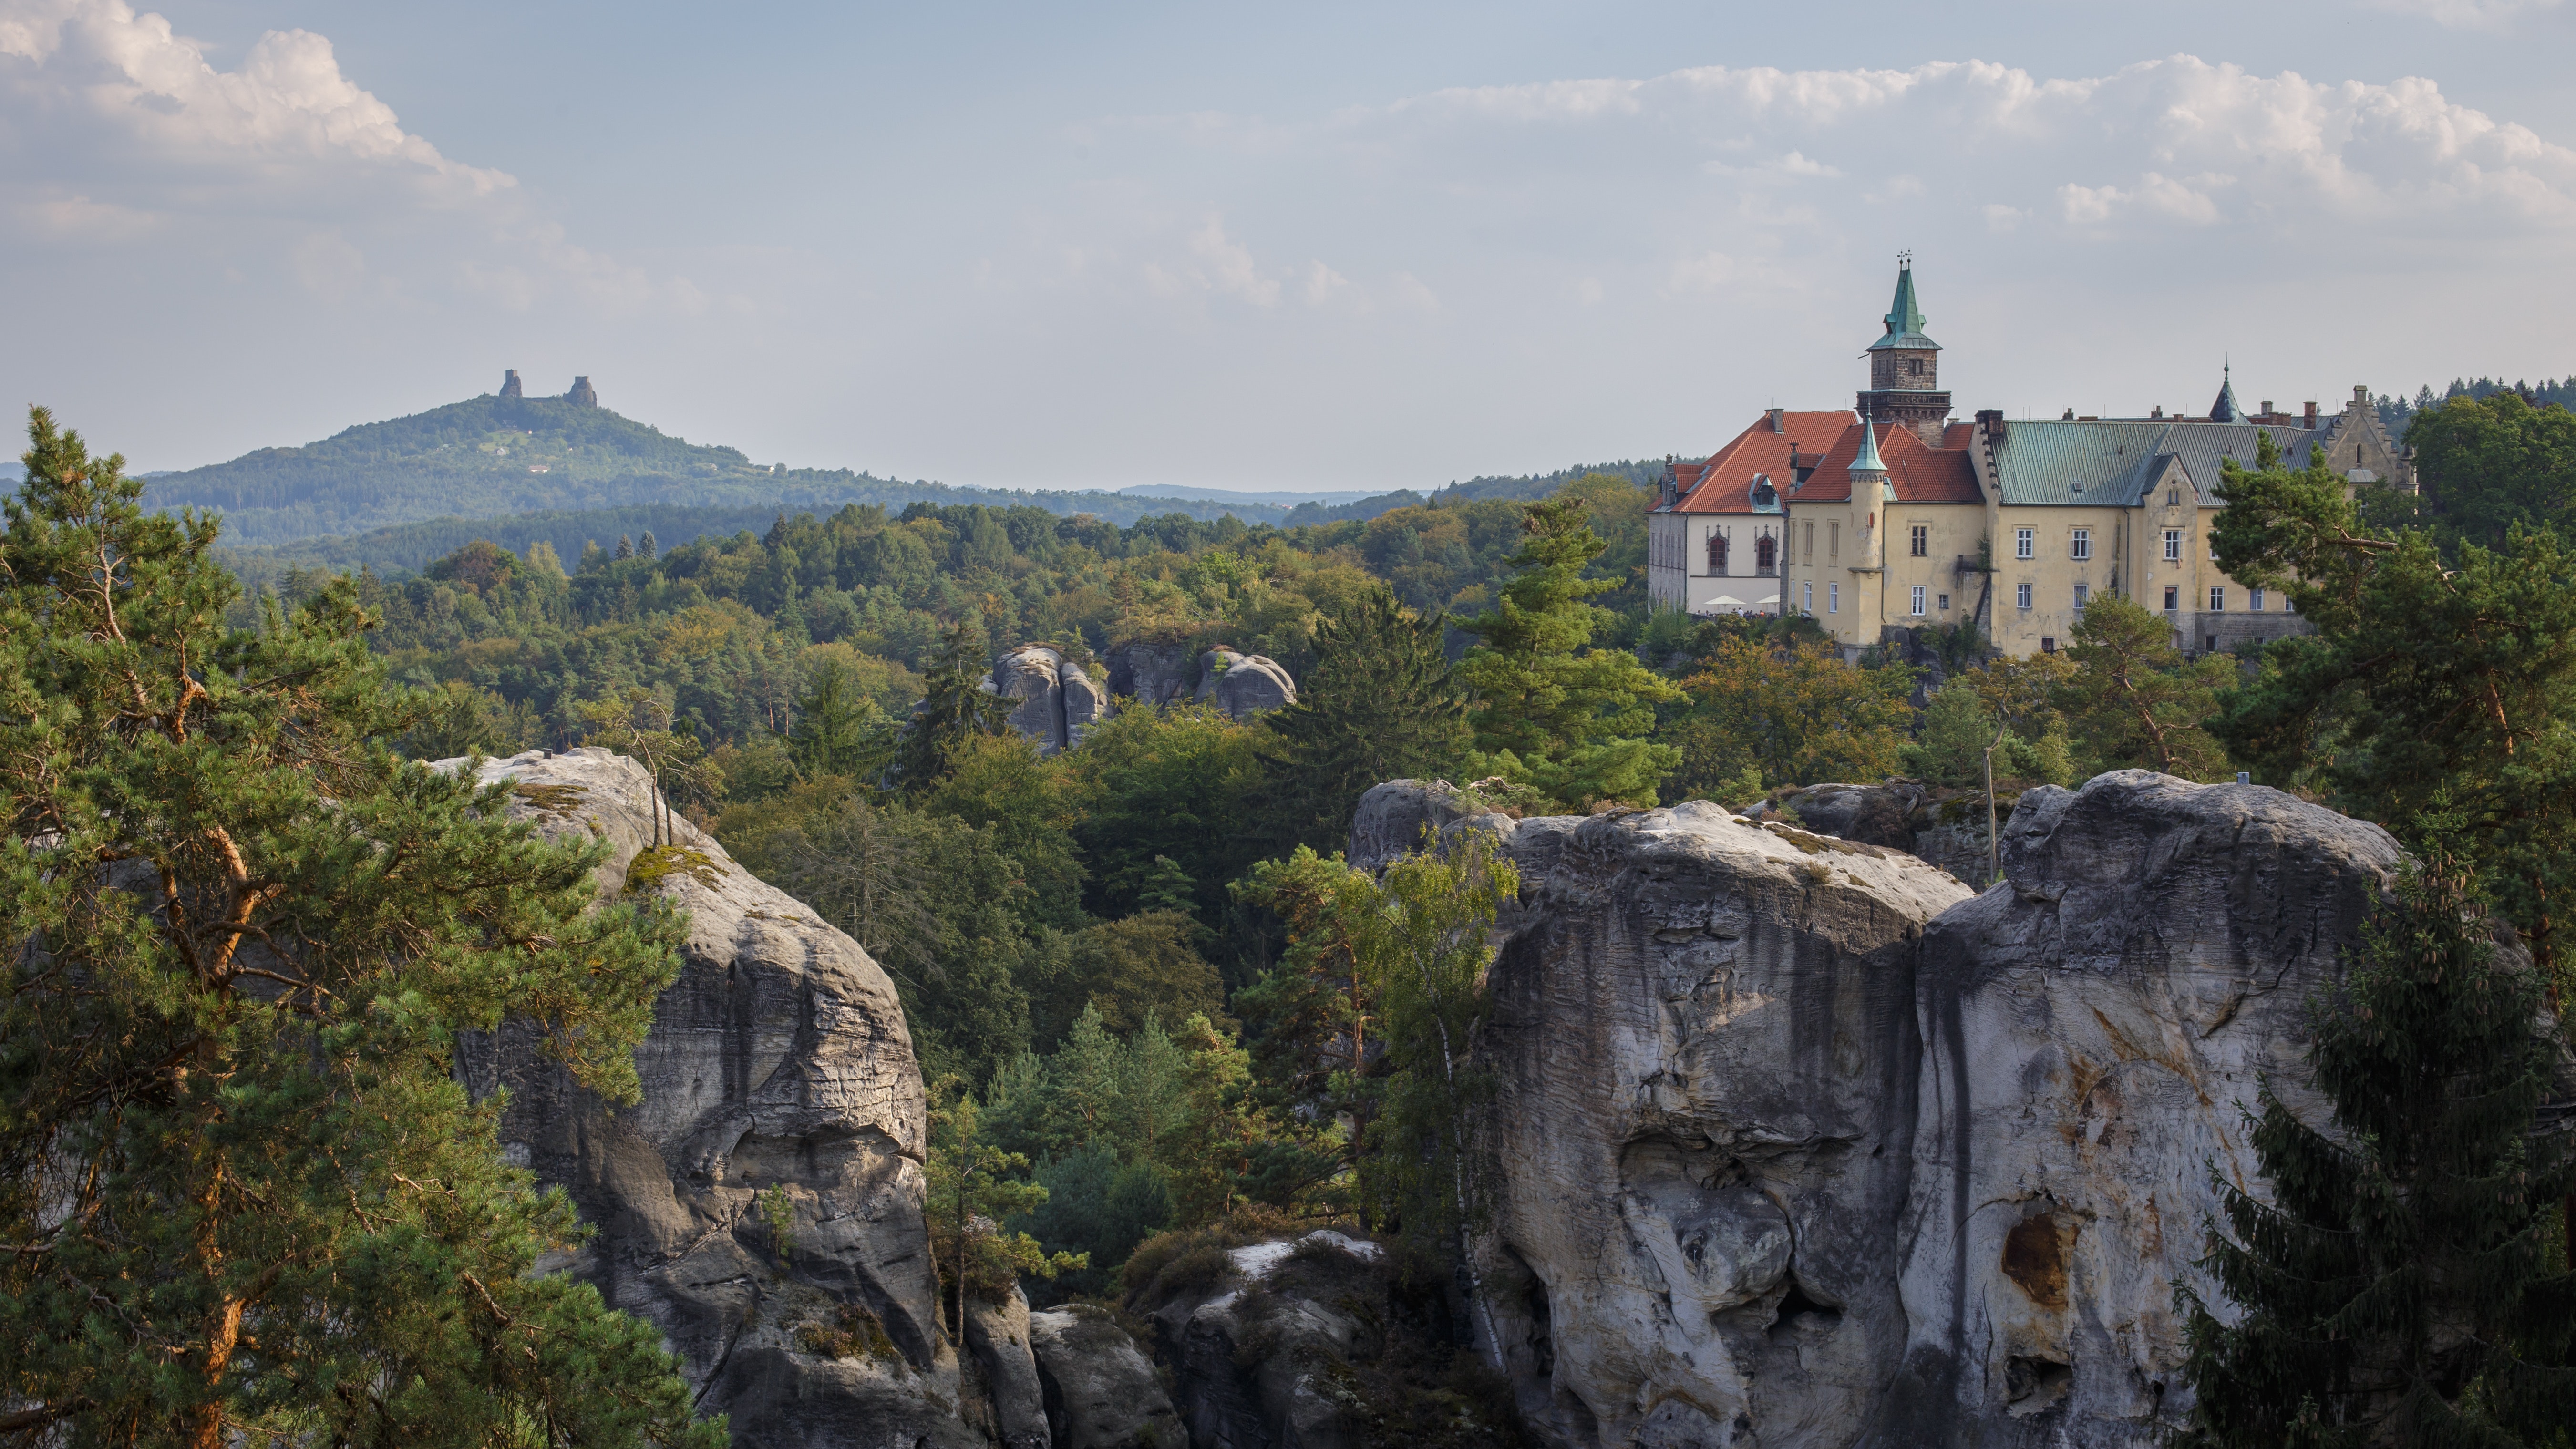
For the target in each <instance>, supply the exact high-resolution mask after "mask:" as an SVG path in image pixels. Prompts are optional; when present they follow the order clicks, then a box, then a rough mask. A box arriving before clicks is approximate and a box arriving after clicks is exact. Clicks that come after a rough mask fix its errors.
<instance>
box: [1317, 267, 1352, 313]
mask: <svg viewBox="0 0 2576 1449" xmlns="http://www.w3.org/2000/svg"><path fill="white" fill-rule="evenodd" d="M1350 284H1351V279H1350V278H1348V277H1345V276H1343V275H1342V274H1341V273H1339V272H1337V271H1334V270H1333V269H1332V268H1330V267H1328V266H1325V265H1324V264H1323V263H1322V262H1309V263H1307V264H1306V305H1307V306H1309V307H1321V306H1323V305H1324V304H1325V303H1326V302H1329V301H1331V300H1333V294H1334V293H1336V292H1339V291H1341V290H1342V289H1343V288H1345V287H1348V286H1349V285H1350Z"/></svg>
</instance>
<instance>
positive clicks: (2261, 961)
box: [1352, 772, 2397, 1449]
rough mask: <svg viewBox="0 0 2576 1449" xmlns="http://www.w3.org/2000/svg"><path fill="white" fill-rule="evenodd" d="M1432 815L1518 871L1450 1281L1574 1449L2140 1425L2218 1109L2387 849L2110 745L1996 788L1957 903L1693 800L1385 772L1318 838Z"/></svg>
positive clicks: (2111, 1430) (2157, 1377)
mask: <svg viewBox="0 0 2576 1449" xmlns="http://www.w3.org/2000/svg"><path fill="white" fill-rule="evenodd" d="M1426 825H1427V826H1429V827H1430V828H1431V829H1432V830H1433V831H1435V832H1450V833H1454V832H1456V831H1460V830H1467V829H1477V830H1486V831H1490V832H1492V833H1494V834H1495V835H1496V836H1497V837H1499V839H1500V841H1501V843H1502V848H1503V850H1504V851H1505V852H1506V853H1507V854H1508V855H1510V856H1511V857H1512V858H1513V859H1514V861H1515V862H1516V863H1517V864H1518V865H1519V867H1520V869H1521V871H1522V879H1523V888H1522V898H1521V902H1520V904H1519V905H1518V906H1517V907H1516V908H1515V909H1514V910H1513V911H1512V912H1511V913H1509V915H1508V916H1507V918H1506V919H1505V920H1504V921H1503V922H1502V923H1501V928H1502V932H1503V937H1504V939H1503V945H1502V949H1501V952H1500V955H1499V957H1498V959H1497V961H1496V963H1495V965H1494V968H1493V971H1492V975H1491V978H1490V988H1491V992H1492V1003H1493V1008H1492V1023H1491V1026H1490V1028H1489V1029H1488V1032H1487V1035H1486V1038H1485V1050H1486V1052H1487V1054H1488V1059H1489V1060H1490V1061H1491V1063H1492V1064H1493V1066H1494V1068H1495V1069H1496V1072H1497V1076H1498V1095H1497V1100H1496V1101H1495V1103H1494V1106H1493V1110H1492V1113H1491V1118H1490V1121H1491V1131H1492V1144H1493V1146H1494V1148H1495V1158H1494V1161H1495V1162H1496V1164H1497V1183H1496V1198H1497V1201H1496V1204H1495V1207H1496V1211H1495V1215H1494V1223H1493V1231H1492V1233H1491V1236H1490V1238H1489V1240H1488V1242H1487V1243H1486V1245H1485V1247H1484V1249H1483V1251H1482V1254H1481V1258H1482V1262H1481V1268H1482V1273H1483V1277H1484V1281H1485V1283H1486V1286H1487V1298H1488V1302H1489V1305H1490V1307H1491V1309H1492V1312H1493V1316H1494V1318H1495V1320H1496V1324H1497V1335H1498V1338H1499V1340H1500V1347H1501V1350H1502V1356H1503V1358H1504V1361H1505V1364H1506V1367H1507V1370H1508V1372H1509V1373H1510V1375H1511V1378H1512V1380H1513V1384H1514V1389H1515V1393H1516V1396H1517V1398H1518V1400H1519V1402H1520V1405H1521V1407H1522V1409H1523V1411H1524V1413H1525V1415H1526V1416H1527V1417H1528V1419H1529V1421H1530V1422H1531V1424H1532V1425H1533V1427H1534V1428H1536V1429H1537V1430H1538V1431H1539V1432H1541V1433H1542V1434H1544V1435H1545V1436H1546V1437H1548V1438H1549V1439H1551V1440H1553V1441H1554V1442H1556V1443H1559V1444H1564V1445H1574V1446H1584V1449H1591V1446H1610V1445H1628V1444H1638V1445H1645V1446H1671V1449H1681V1446H1695V1445H1751V1444H1757V1443H1758V1444H1760V1445H1763V1446H1765V1449H1779V1446H1833V1449H1841V1446H1849V1445H1861V1444H1866V1445H1887V1446H1896V1445H1907V1446H1912V1445H1925V1444H1960V1445H1969V1444H1975V1445H1996V1444H2003V1445H2012V1444H2030V1445H2034V1446H2036V1445H2040V1444H2048V1445H2075V1446H2131V1445H2136V1446H2145V1445H2148V1444H2152V1443H2155V1442H2157V1441H2158V1437H2159V1435H2160V1433H2161V1432H2162V1429H2163V1426H2164V1425H2165V1424H2167V1423H2169V1422H2170V1421H2171V1420H2172V1418H2173V1416H2174V1415H2176V1414H2177V1413H2178V1412H2179V1411H2180V1410H2181V1409H2182V1407H2183V1404H2182V1399H2183V1396H2184V1394H2185V1392H2186V1391H2185V1389H2184V1387H2183V1385H2182V1384H2181V1381H2180V1379H2179V1376H2178V1374H2177V1372H2176V1366H2177V1364H2178V1363H2179V1361H2180V1356H2181V1345H2180V1344H2179V1342H2178V1341H2177V1338H2176V1327H2175V1323H2174V1320H2173V1317H2172V1311H2171V1302H2172V1284H2173V1282H2174V1281H2175V1280H2176V1278H2177V1277H2178V1276H2183V1275H2189V1274H2191V1273H2193V1272H2194V1271H2195V1270H2193V1269H2192V1268H2190V1266H2189V1264H2190V1261H2191V1260H2192V1259H2193V1258H2195V1257H2197V1256H2198V1255H2199V1253H2200V1250H2201V1227H2200V1224H2201V1221H2202V1217H2203V1214H2204V1213H2206V1212H2207V1211H2208V1209H2209V1206H2210V1198H2209V1194H2208V1190H2207V1187H2206V1181H2207V1172H2206V1168H2205V1166H2204V1164H2206V1163H2208V1162H2211V1161H2215V1162H2216V1163H2217V1164H2218V1165H2219V1166H2220V1168H2221V1170H2225V1171H2229V1172H2233V1173H2237V1174H2239V1175H2250V1171H2251V1167H2252V1156H2251V1151H2250V1148H2249V1147H2248V1145H2247V1144H2246V1142H2245V1141H2244V1139H2243V1134H2242V1130H2241V1126H2240V1122H2239V1107H2240V1105H2241V1104H2243V1103H2245V1102H2248V1101H2250V1100H2251V1099H2252V1097H2253V1095H2254V1093H2255V1090H2256V1078H2257V1076H2258V1075H2259V1074H2261V1073H2264V1072H2269V1073H2271V1074H2272V1075H2273V1077H2274V1079H2275V1081H2276V1083H2279V1084H2281V1085H2283V1086H2287V1085H2288V1084H2290V1083H2292V1082H2294V1081H2296V1080H2297V1078H2298V1068H2299V1066H2300V1063H2301V1060H2302V1056H2301V1053H2302V1050H2303V1041H2304V1020H2305V1019H2304V1016H2303V1012H2304V1010H2305V999H2306V997H2307V995H2308V994H2309V992H2310V991H2311V990H2312V989H2313V988H2314V987H2315V986H2317V985H2319V984H2321V983H2323V982H2325V981H2327V980H2328V979H2329V978H2330V975H2331V973H2333V972H2334V971H2335V970H2336V969H2337V967H2336V959H2337V952H2338V950H2339V949H2340V948H2341V947H2342V946H2344V945H2346V944H2348V943H2349V942H2351V941H2352V940H2354V939H2355V938H2356V937H2357V934H2358V930H2359V926H2360V922H2361V919H2362V917H2363V914H2364V912H2365V911H2366V909H2367V907H2368V904H2369V902H2370V901H2371V900H2372V899H2373V898H2374V896H2375V895H2376V894H2377V893H2378V892H2379V891H2380V890H2381V889H2382V888H2383V886H2384V883H2385V881H2386V879H2387V876H2388V873H2389V871H2390V870H2391V869H2392V867H2393V866H2394V864H2395V862H2396V860H2397V851H2396V848H2395V845H2394V843H2393V842H2391V841H2390V840H2389V838H2388V837H2387V835H2386V834H2385V833H2384V832H2382V831H2380V830H2378V829H2377V828H2376V827H2373V826H2368V825H2363V824H2360V823H2357V822H2354V821H2351V820H2348V819H2345V818H2344V817H2341V816H2338V815H2335V814H2333V813H2331V812H2329V811H2326V810H2323V809H2320V808H2317V807H2314V806H2309V805H2305V804H2302V803H2301V802H2299V801H2297V800H2295V799H2293V798H2291V797H2289V796H2286V795H2283V794H2280V793H2278V792H2276V791H2272V790H2267V789H2262V788H2259V787H2251V786H2197V785H2191V784H2187V783H2185V782H2182V781H2178V780H2173V779H2170V778H2167V777H2163V776H2157V775H2149V774H2144V773H2140V772H2124V773H2120V774H2114V775H2106V776H2102V777H2100V778H2097V779H2095V780H2093V781H2092V782H2090V783H2089V784H2087V785H2086V786H2085V787H2084V789H2083V790H2082V791H2080V792H2069V791H2064V790H2034V791H2032V792H2029V793H2028V794H2027V795H2025V796H2024V797H2022V800H2021V802H2020V804H2019V807H2018V809H2016V811H2015V813H2014V815H2013V817H2012V820H2011V822H2010V823H2009V824H2008V825H2007V827H2006V830H2005V837H2004V844H2003V855H2004V864H2005V868H2006V871H2007V873H2008V876H2009V880H2008V881H2007V882H2006V883H2005V884H2002V885H1998V886H1996V887H1995V888H1993V889H1991V890H1989V891H1987V892H1986V893H1985V894H1983V895H1982V896H1977V895H1972V894H1971V893H1970V892H1969V891H1968V890H1967V888H1965V887H1964V886H1962V885H1960V884H1959V883H1958V882H1957V881H1956V880H1954V879H1953V878H1951V877H1950V876H1949V875H1948V874H1946V873H1945V872H1942V871H1940V870H1937V869H1934V868H1933V867H1931V866H1929V865H1927V864H1925V863H1924V862H1922V861H1920V860H1917V859H1915V858H1913V857H1912V856H1910V855H1904V854H1899V853H1897V852H1895V851H1891V850H1888V849H1885V848H1883V847H1880V846H1874V845H1870V844H1866V843H1862V842H1858V841H1850V840H1841V839H1834V838H1830V837H1826V836H1820V835H1815V834H1810V833H1808V832H1806V831H1802V830H1797V829H1794V828H1791V827H1789V826H1787V825H1785V824H1781V823H1778V822H1771V823H1765V824H1756V823H1753V822H1751V821H1747V820H1744V819H1741V818H1739V817H1735V816H1733V815H1730V814H1729V813H1727V812H1726V811H1724V810H1722V809H1719V808H1718V807H1714V806H1707V805H1697V804H1692V805H1683V806H1679V807H1675V808H1672V809H1668V810H1655V811H1647V812H1629V813H1623V814H1616V815H1601V816H1595V817H1591V818H1589V819H1577V818H1559V819H1531V820H1517V821H1516V820H1511V819H1508V818H1506V817H1503V816H1499V815H1484V816H1475V817H1469V816H1466V815H1465V814H1464V813H1463V811H1462V810H1461V809H1460V807H1459V805H1458V802H1457V800H1456V797H1455V795H1454V792H1446V791H1444V790H1442V789H1440V788H1437V787H1426V786H1422V785H1418V784H1414V783H1412V782H1401V783H1398V784H1396V785H1390V786H1381V787H1379V788H1378V789H1377V790H1375V791H1372V792H1371V793H1370V795H1369V797H1367V798H1366V799H1364V800H1363V802H1362V805H1361V809H1360V811H1359V815H1358V819H1357V821H1356V823H1355V826H1354V832H1353V840H1352V857H1353V859H1354V860H1359V861H1372V862H1373V861H1382V860H1383V859H1385V858H1387V857H1388V856H1389V855H1390V854H1392V853H1394V852H1396V851H1400V850H1402V849H1405V848H1409V847H1410V846H1411V845H1412V844H1413V843H1414V842H1415V841H1416V840H1418V839H1419V838H1420V836H1421V832H1422V829H1423V827H1424V826H1426ZM2294 1100H2295V1099H2294Z"/></svg>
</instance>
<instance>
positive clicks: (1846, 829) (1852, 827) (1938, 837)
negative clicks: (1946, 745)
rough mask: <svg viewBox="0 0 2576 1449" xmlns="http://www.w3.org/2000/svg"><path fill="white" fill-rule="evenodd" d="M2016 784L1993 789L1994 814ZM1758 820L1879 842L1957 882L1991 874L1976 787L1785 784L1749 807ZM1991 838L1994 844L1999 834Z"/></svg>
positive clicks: (2012, 797)
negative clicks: (1932, 866) (1921, 860)
mask: <svg viewBox="0 0 2576 1449" xmlns="http://www.w3.org/2000/svg"><path fill="white" fill-rule="evenodd" d="M2020 798H2021V792H2020V790H2019V789H2017V788H1999V789H1998V790H1997V791H1996V792H1995V818H1996V821H1997V822H1998V825H2000V822H2001V821H2002V820H2003V819H2004V818H2005V817H2007V816H2009V815H2011V814H2012V810H2013V803H2014V802H2015V801H2016V800H2018V799H2020ZM1745 813H1746V814H1748V815H1750V816H1752V817H1753V818H1755V819H1757V820H1762V819H1770V818H1773V817H1775V816H1776V817H1777V818H1779V819H1781V820H1783V821H1785V822H1787V823H1789V824H1792V825H1795V826H1797V827H1799V828H1800V829H1804V830H1812V831H1814V832H1815V833H1816V834H1818V835H1830V836H1833V837H1835V838H1836V839H1839V840H1855V841H1859V842H1861V843H1863V844H1867V845H1883V846H1886V847H1887V848H1889V849H1891V850H1902V851H1904V852H1906V853H1907V854H1909V855H1913V856H1916V857H1919V858H1921V859H1923V860H1927V861H1930V862H1931V863H1932V864H1934V865H1937V866H1939V867H1941V868H1942V869H1943V870H1946V871H1948V872H1950V874H1952V875H1954V876H1957V877H1958V878H1959V879H1960V880H1962V881H1969V882H1975V881H1985V880H1991V879H1992V878H1993V872H1992V870H1991V868H1990V865H1989V861H1990V859H1991V855H1990V852H1989V837H1988V834H1987V830H1986V796H1985V792H1984V791H1982V790H1958V789H1948V788H1944V787H1941V786H1936V785H1926V784H1923V783H1921V782H1920V781H1915V780H1889V781H1888V782H1887V783H1885V784H1883V785H1808V786H1805V787H1803V788H1801V787H1798V786H1788V787H1785V788H1783V789H1781V790H1780V791H1779V792H1777V793H1775V794H1773V795H1772V796H1771V797H1770V798H1768V799H1766V800H1763V801H1761V802H1759V803H1757V804H1754V805H1752V806H1749V807H1747V809H1746V811H1745ZM1994 843H1995V844H2000V841H1999V840H1997V841H1995V842H1994Z"/></svg>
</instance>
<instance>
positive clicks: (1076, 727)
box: [1056, 659, 1117, 750]
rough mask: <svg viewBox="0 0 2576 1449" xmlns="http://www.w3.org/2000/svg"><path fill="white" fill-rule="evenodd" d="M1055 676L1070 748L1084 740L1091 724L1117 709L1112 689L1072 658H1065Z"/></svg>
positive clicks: (1065, 742)
mask: <svg viewBox="0 0 2576 1449" xmlns="http://www.w3.org/2000/svg"><path fill="white" fill-rule="evenodd" d="M1056 679H1057V688H1058V692H1059V693H1060V694H1061V695H1062V696H1063V699H1064V747H1065V748H1066V749H1068V750H1069V749H1072V748H1073V747H1074V746H1076V745H1078V744H1081V743H1082V737H1083V736H1084V735H1087V734H1089V733H1091V729H1092V726H1094V725H1097V724H1100V723H1102V722H1104V721H1106V720H1107V719H1108V718H1109V717H1110V716H1111V715H1112V714H1114V713H1116V712H1117V710H1116V708H1115V706H1113V705H1112V704H1111V703H1110V701H1109V691H1108V690H1106V689H1103V688H1101V687H1100V685H1099V683H1098V682H1097V681H1095V680H1094V679H1093V678H1092V677H1091V675H1090V673H1089V672H1088V671H1086V670H1084V669H1083V667H1082V666H1081V665H1079V664H1076V663H1075V662H1073V661H1072V660H1070V659H1068V660H1066V661H1065V662H1064V667H1063V668H1062V669H1060V670H1058V671H1057V674H1056Z"/></svg>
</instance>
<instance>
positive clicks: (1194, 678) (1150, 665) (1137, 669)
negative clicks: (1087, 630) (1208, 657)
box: [1107, 640, 1199, 704]
mask: <svg viewBox="0 0 2576 1449" xmlns="http://www.w3.org/2000/svg"><path fill="white" fill-rule="evenodd" d="M1107 662H1108V665H1109V692H1110V693H1111V694H1114V695H1117V696H1119V697H1120V698H1123V699H1132V700H1135V701H1136V702H1137V703H1139V704H1170V703H1171V702H1172V701H1173V700H1176V699H1187V698H1189V697H1190V696H1191V695H1192V693H1193V692H1194V691H1196V690H1197V688H1198V680H1199V670H1198V663H1197V660H1196V658H1195V656H1193V655H1192V653H1191V652H1190V647H1189V646H1188V645H1186V644H1156V643H1151V642H1147V641H1143V640H1138V641H1135V642H1131V643H1126V644H1121V645H1118V646H1117V647H1115V648H1113V649H1111V650H1110V651H1109V653H1108V655H1107Z"/></svg>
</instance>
